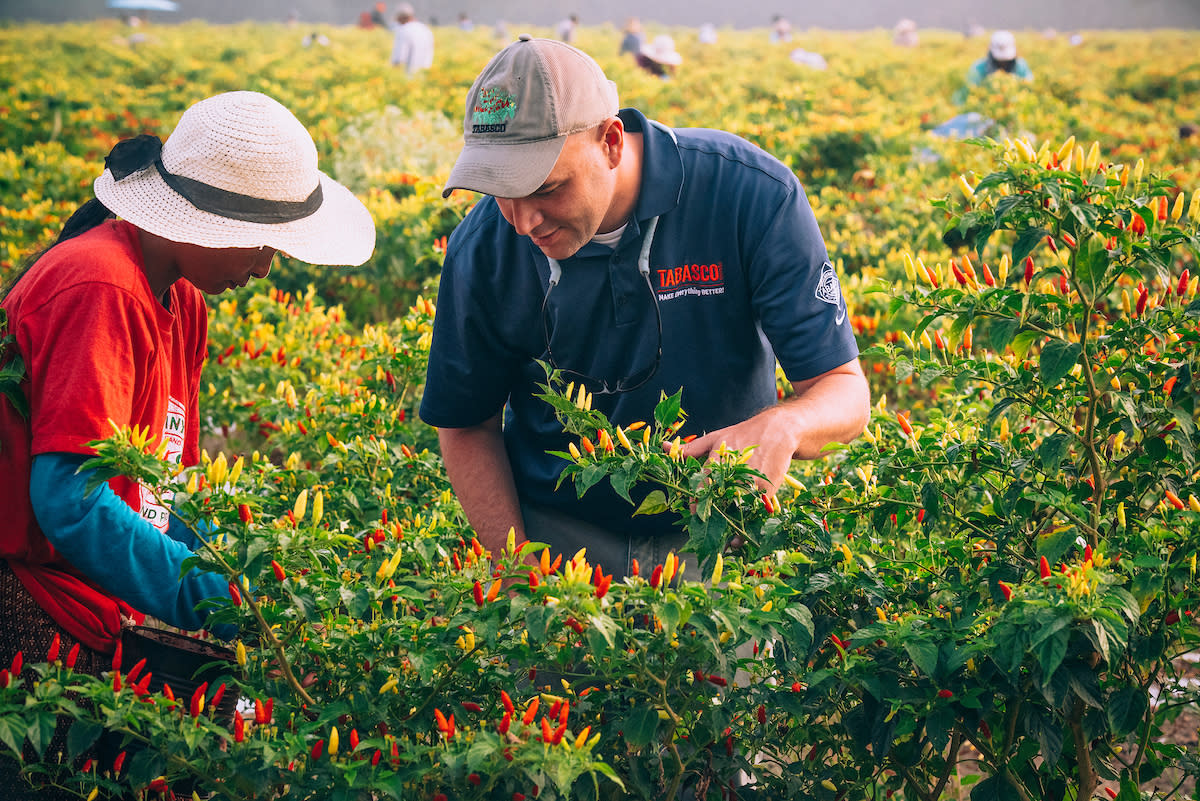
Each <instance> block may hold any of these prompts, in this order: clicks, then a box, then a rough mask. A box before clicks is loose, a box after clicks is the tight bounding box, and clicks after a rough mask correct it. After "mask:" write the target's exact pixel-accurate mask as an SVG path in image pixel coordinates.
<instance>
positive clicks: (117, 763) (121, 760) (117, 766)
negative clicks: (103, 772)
mask: <svg viewBox="0 0 1200 801" xmlns="http://www.w3.org/2000/svg"><path fill="white" fill-rule="evenodd" d="M124 764H125V752H124V751H122V752H121V753H119V754H117V758H116V759H114V760H113V775H116V774H118V773H120V772H121V766H122V765H124Z"/></svg>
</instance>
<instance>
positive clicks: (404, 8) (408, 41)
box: [392, 3, 433, 75]
mask: <svg viewBox="0 0 1200 801" xmlns="http://www.w3.org/2000/svg"><path fill="white" fill-rule="evenodd" d="M392 66H393V67H404V70H405V72H407V73H408V74H409V75H414V74H416V73H418V72H420V71H421V70H427V69H429V68H430V67H432V66H433V30H432V29H431V28H430V27H429V26H428V25H426V24H425V23H424V22H420V21H419V20H418V19H417V13H416V11H415V10H414V9H413V7H412V6H411V5H410V4H408V3H401V4H400V5H398V6H396V29H395V32H394V38H393V40H392Z"/></svg>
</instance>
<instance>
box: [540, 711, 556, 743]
mask: <svg viewBox="0 0 1200 801" xmlns="http://www.w3.org/2000/svg"><path fill="white" fill-rule="evenodd" d="M542 742H544V743H546V744H547V745H551V744H553V742H554V732H553V731H551V730H550V721H549V720H547V719H546V718H542Z"/></svg>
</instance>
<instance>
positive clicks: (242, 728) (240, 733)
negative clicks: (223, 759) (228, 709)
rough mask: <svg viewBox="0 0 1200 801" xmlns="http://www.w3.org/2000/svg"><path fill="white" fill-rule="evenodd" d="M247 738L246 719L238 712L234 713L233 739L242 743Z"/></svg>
mask: <svg viewBox="0 0 1200 801" xmlns="http://www.w3.org/2000/svg"><path fill="white" fill-rule="evenodd" d="M245 739H246V721H245V719H244V718H243V717H242V716H241V715H239V714H238V713H237V712H234V713H233V741H234V742H235V743H240V742H242V741H243V740H245Z"/></svg>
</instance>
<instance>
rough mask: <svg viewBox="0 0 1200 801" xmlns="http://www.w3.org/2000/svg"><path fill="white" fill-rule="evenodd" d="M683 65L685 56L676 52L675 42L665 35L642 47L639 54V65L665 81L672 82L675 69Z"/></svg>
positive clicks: (656, 37) (660, 35)
mask: <svg viewBox="0 0 1200 801" xmlns="http://www.w3.org/2000/svg"><path fill="white" fill-rule="evenodd" d="M682 63H683V56H681V55H679V53H678V52H677V51H676V50H675V40H674V39H672V38H671V37H670V36H667V35H666V34H665V33H664V34H659V35H658V36H655V37H654V39H653V40H651V42H650V43H649V44H645V45H642V47H641V49H640V50H639V51H638V53H637V65H638V66H639V67H641V68H642V69H644V70H645V71H646V72H648V73H650V74H651V75H655V76H658V77H659V78H662V79H663V80H670V78H671V76H672V75H674V74H675V68H676V67H678V66H679V65H680V64H682Z"/></svg>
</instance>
